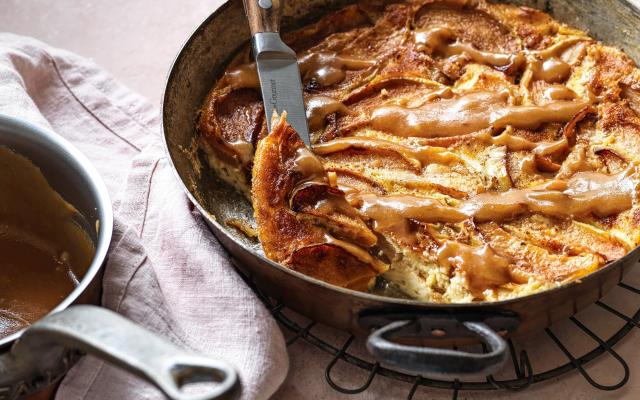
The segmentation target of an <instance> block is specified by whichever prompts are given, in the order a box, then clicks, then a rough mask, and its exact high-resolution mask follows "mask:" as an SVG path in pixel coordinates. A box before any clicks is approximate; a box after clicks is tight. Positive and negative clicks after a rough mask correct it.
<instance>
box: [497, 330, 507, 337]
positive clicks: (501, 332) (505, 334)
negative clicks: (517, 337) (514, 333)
mask: <svg viewBox="0 0 640 400" xmlns="http://www.w3.org/2000/svg"><path fill="white" fill-rule="evenodd" d="M507 333H509V331H507V330H506V329H500V330H499V331H498V335H500V336H507Z"/></svg>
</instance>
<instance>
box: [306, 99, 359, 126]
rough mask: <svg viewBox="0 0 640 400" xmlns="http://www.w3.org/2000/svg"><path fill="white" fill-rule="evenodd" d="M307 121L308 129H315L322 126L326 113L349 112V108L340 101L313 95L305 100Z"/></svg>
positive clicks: (346, 113)
mask: <svg viewBox="0 0 640 400" xmlns="http://www.w3.org/2000/svg"><path fill="white" fill-rule="evenodd" d="M306 108H307V121H308V122H309V130H311V131H316V130H318V129H322V128H324V120H325V118H326V117H327V115H330V114H333V113H338V114H342V115H348V114H351V113H352V112H351V110H349V108H348V107H347V106H345V105H344V104H343V103H342V102H341V101H338V100H336V99H334V98H333V97H328V96H313V97H311V98H310V99H309V100H307V107H306Z"/></svg>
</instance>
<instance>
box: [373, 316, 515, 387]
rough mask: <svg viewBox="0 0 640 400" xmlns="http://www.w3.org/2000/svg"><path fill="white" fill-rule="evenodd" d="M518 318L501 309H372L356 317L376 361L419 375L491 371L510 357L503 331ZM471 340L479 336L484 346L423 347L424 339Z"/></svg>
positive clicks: (430, 341)
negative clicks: (481, 348)
mask: <svg viewBox="0 0 640 400" xmlns="http://www.w3.org/2000/svg"><path fill="white" fill-rule="evenodd" d="M518 323H519V319H518V317H517V316H515V315H514V314H511V313H503V312H498V313H490V314H478V313H476V314H473V315H467V314H451V313H439V312H432V313H424V312H416V313H415V314H412V313H409V312H406V311H404V312H398V313H393V312H385V311H378V312H375V311H374V312H367V313H363V314H361V316H360V324H361V326H362V327H363V328H365V329H371V330H372V333H371V334H370V335H369V338H368V339H367V349H368V350H369V352H370V353H371V354H372V355H373V356H374V357H376V358H377V359H378V360H379V361H381V362H383V363H386V364H389V365H393V366H395V367H399V368H402V369H404V370H408V371H412V372H415V373H418V374H424V375H432V376H442V377H444V376H446V377H465V376H479V375H485V376H486V375H490V374H492V373H494V372H496V371H497V370H498V369H500V367H502V365H503V363H504V362H505V361H506V360H507V358H508V356H509V348H508V346H507V343H506V341H505V339H504V338H503V335H505V334H507V333H508V332H512V331H513V330H515V329H516V328H517V326H518ZM498 332H499V333H498ZM470 339H471V340H473V341H477V340H478V339H480V340H481V341H482V342H483V343H484V344H485V345H486V347H487V351H486V352H484V353H470V352H466V351H460V350H452V349H449V348H442V347H428V346H423V344H425V342H428V343H434V342H436V343H437V342H438V341H443V340H447V343H452V342H453V343H455V342H458V343H459V342H460V341H461V340H463V341H464V340H466V341H469V340H470ZM413 343H417V344H413Z"/></svg>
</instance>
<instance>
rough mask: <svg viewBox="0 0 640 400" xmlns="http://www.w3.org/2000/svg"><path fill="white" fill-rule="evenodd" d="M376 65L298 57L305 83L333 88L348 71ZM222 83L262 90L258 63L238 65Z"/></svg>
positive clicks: (334, 58)
mask: <svg viewBox="0 0 640 400" xmlns="http://www.w3.org/2000/svg"><path fill="white" fill-rule="evenodd" d="M375 65H376V61H374V60H363V59H359V58H354V57H347V56H341V55H338V54H337V53H324V52H309V53H305V54H302V55H301V56H299V57H298V66H299V68H300V76H301V77H302V80H303V81H304V82H308V81H310V80H312V79H313V80H315V81H316V82H317V83H319V84H320V85H321V86H331V85H334V84H336V83H340V82H342V81H343V80H344V79H345V78H346V76H347V73H346V71H357V70H361V69H366V68H370V67H373V66H375ZM221 83H222V84H223V85H227V86H229V87H230V88H231V89H234V90H235V89H243V88H248V89H255V90H260V79H259V78H258V71H257V69H256V63H255V62H250V63H246V64H241V65H238V66H236V67H234V68H232V69H230V70H228V71H226V72H225V73H224V76H223V77H222V80H221Z"/></svg>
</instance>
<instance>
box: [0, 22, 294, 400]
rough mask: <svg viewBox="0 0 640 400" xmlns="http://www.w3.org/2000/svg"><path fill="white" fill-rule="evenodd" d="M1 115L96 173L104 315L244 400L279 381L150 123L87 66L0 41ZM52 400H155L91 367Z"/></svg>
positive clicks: (250, 300)
mask: <svg viewBox="0 0 640 400" xmlns="http://www.w3.org/2000/svg"><path fill="white" fill-rule="evenodd" d="M0 113H3V114H8V115H11V116H15V117H19V118H22V119H25V120H28V121H31V122H33V123H35V124H38V125H41V126H44V127H46V128H49V129H52V130H53V131H55V132H56V133H58V134H59V135H61V136H63V137H65V138H66V139H68V140H70V141H71V142H72V143H73V144H75V145H76V146H77V147H78V148H79V149H80V150H81V151H82V152H83V153H84V154H85V155H86V156H87V157H88V158H89V159H90V160H91V161H92V162H93V164H94V165H95V167H96V168H97V169H98V171H99V172H100V173H101V175H102V177H103V179H104V180H105V182H106V184H107V187H108V188H109V192H110V194H111V196H112V200H113V202H114V211H115V215H116V225H115V232H114V237H113V241H112V244H111V249H110V253H109V258H108V261H107V263H106V266H105V273H104V281H103V297H102V305H103V306H105V307H107V308H110V309H112V310H115V311H117V312H119V313H121V314H123V315H125V316H126V317H128V318H130V319H132V320H133V321H135V322H136V323H138V324H140V325H142V326H145V327H146V328H148V329H150V330H152V331H154V332H157V333H158V334H160V335H163V336H165V337H167V338H169V339H170V340H172V341H173V342H175V343H177V344H178V345H180V346H183V347H185V348H188V349H190V350H192V351H195V352H196V353H198V354H202V355H210V356H212V357H214V358H220V359H223V360H226V361H228V362H229V363H230V364H232V365H233V366H235V368H236V369H237V370H238V371H239V373H240V377H241V381H242V398H245V399H264V398H268V397H270V396H271V395H272V394H273V393H274V392H275V391H276V389H277V388H278V387H279V386H280V384H281V383H282V382H283V381H284V379H285V377H286V375H287V370H288V358H287V353H286V347H285V344H284V339H283V337H282V332H281V331H280V329H279V327H278V326H277V324H276V322H275V321H274V319H273V318H272V317H271V316H270V314H269V312H268V310H267V309H266V308H265V307H264V306H263V304H262V303H261V302H260V300H259V299H258V298H257V297H256V296H255V295H254V293H253V292H252V291H251V289H250V288H249V287H247V286H246V284H245V283H244V282H243V281H242V279H241V278H240V277H239V276H238V274H237V273H236V272H235V271H234V269H233V267H232V265H231V262H230V261H229V258H228V257H227V255H226V253H225V251H224V249H222V247H221V246H220V244H219V243H218V242H217V241H216V240H215V238H214V237H213V235H212V234H211V233H210V232H209V231H208V229H207V227H206V225H205V223H204V221H203V219H202V217H201V216H200V215H199V214H198V212H197V211H195V210H194V208H193V206H192V205H191V203H190V202H189V200H188V199H187V197H186V196H185V195H184V193H183V192H182V190H181V189H180V187H179V186H178V182H177V180H176V178H175V176H174V174H173V172H172V170H171V167H170V164H169V161H168V160H167V158H166V156H165V153H164V150H163V148H162V144H161V138H160V126H159V125H160V124H159V118H158V111H157V109H156V108H155V107H153V106H152V105H151V104H149V102H148V101H147V100H146V99H145V98H143V97H141V96H139V95H137V94H135V93H133V92H131V91H129V90H128V89H127V88H125V87H124V86H122V85H120V84H119V83H117V82H116V81H114V80H113V79H112V78H111V77H110V76H109V75H108V74H107V73H105V72H104V71H102V70H100V69H99V68H98V67H97V66H95V65H94V64H93V63H92V62H90V61H89V60H87V59H84V58H82V57H79V56H77V55H74V54H71V53H69V52H66V51H63V50H60V49H56V48H52V47H50V46H47V45H45V44H43V43H41V42H38V41H36V40H33V39H30V38H25V37H21V36H16V35H12V34H0ZM57 398H58V399H64V400H67V399H157V398H162V395H161V394H160V392H159V391H158V390H156V389H155V388H154V387H152V386H151V385H149V384H147V383H145V382H143V381H142V380H141V379H139V378H136V377H133V376H132V375H130V374H128V373H127V372H124V371H122V370H119V369H117V368H115V367H113V366H111V365H109V364H105V363H103V362H102V361H100V360H98V359H96V358H93V357H91V356H88V357H85V358H83V359H82V360H81V361H80V362H79V363H78V364H77V365H76V366H75V367H73V369H72V370H71V371H70V373H69V374H68V375H67V376H66V378H65V379H64V380H63V382H62V385H61V386H60V389H59V391H58V394H57Z"/></svg>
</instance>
